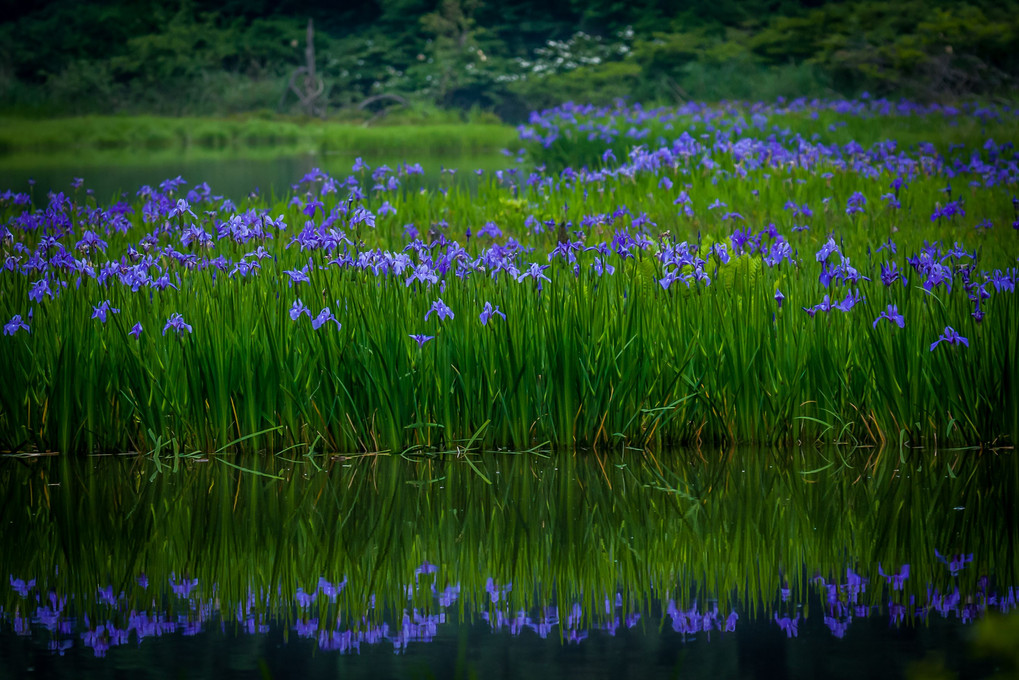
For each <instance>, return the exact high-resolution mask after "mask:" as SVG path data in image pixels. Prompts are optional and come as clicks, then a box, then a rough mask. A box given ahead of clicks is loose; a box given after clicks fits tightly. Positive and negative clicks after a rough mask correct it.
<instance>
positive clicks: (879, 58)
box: [0, 0, 1019, 120]
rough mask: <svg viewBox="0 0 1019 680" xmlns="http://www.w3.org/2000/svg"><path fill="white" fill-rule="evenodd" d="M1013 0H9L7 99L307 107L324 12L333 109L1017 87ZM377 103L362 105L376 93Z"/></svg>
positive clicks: (23, 104)
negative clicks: (309, 45) (310, 38)
mask: <svg viewBox="0 0 1019 680" xmlns="http://www.w3.org/2000/svg"><path fill="white" fill-rule="evenodd" d="M1017 10H1019V0H1004V1H1001V2H999V1H995V0H968V1H967V2H952V1H948V0H941V1H938V0H934V1H928V0H906V1H905V2H890V1H889V2H875V1H872V0H863V1H856V0H845V1H842V2H828V3H823V2H816V1H814V0H807V1H805V2H794V1H792V0H631V1H629V2H620V1H619V0H540V1H536V0H500V1H499V2H496V1H495V0H372V1H362V2H350V1H347V2H344V1H342V0H341V1H339V2H337V1H331V2H330V1H326V0H283V1H282V2H276V1H273V2H270V1H269V0H244V1H243V2H241V1H240V0H226V1H225V2H212V1H211V0H182V2H180V3H179V4H178V5H177V6H175V7H172V8H167V6H166V5H165V4H164V3H160V2H156V1H154V0H107V1H106V2H95V3H79V2H76V1H74V0H49V1H40V2H35V3H24V2H18V1H17V0H0V11H2V13H3V14H2V23H0V109H2V110H4V111H6V112H8V113H19V112H21V113H26V114H36V115H38V114H43V115H47V114H51V115H61V114H81V113H115V112H130V113H164V114H178V115H179V114H231V113H241V112H252V111H261V112H265V111H281V112H284V113H299V112H300V110H301V107H300V106H299V102H298V101H297V98H296V96H293V95H288V88H287V85H288V82H289V76H290V75H291V73H292V72H293V70H294V69H295V68H297V67H299V66H300V65H301V64H302V63H303V62H304V46H305V28H306V22H307V20H308V19H309V18H310V19H313V20H314V22H315V28H316V33H315V44H316V57H317V58H316V67H317V70H318V74H319V75H320V76H321V77H322V80H323V83H324V86H325V92H324V93H323V95H322V96H323V101H324V103H325V104H326V106H325V110H326V113H327V115H331V116H337V117H341V118H342V117H347V118H357V117H362V118H368V117H371V116H374V115H375V114H376V113H377V110H378V107H381V106H386V105H391V104H392V103H393V102H394V101H396V100H395V99H393V98H387V99H384V100H380V101H377V102H375V103H374V104H373V105H371V106H370V107H368V108H366V109H365V110H359V109H357V108H356V107H357V106H358V105H359V104H361V103H362V102H364V101H365V100H366V99H368V98H369V97H372V96H374V95H379V94H386V95H397V96H399V97H401V98H402V99H403V100H405V101H407V102H408V103H409V106H410V108H411V109H415V107H416V109H417V110H419V111H421V112H426V113H427V112H431V115H435V111H436V110H439V109H445V110H467V109H471V108H476V109H480V110H482V111H492V112H494V113H496V114H497V115H499V116H500V117H502V118H504V119H507V120H516V119H519V118H520V117H522V116H523V115H524V114H525V112H526V111H527V110H529V109H533V108H541V107H545V106H549V105H553V104H556V103H559V102H561V101H564V100H567V99H572V100H582V101H592V102H596V103H601V102H605V101H609V100H611V99H613V98H615V97H620V96H625V97H631V98H634V99H638V100H641V101H648V102H653V101H670V102H671V101H676V100H684V99H722V98H754V99H757V98H774V97H776V96H799V95H805V96H830V95H834V94H842V95H849V96H851V95H856V94H859V93H861V92H863V91H870V92H871V93H873V94H875V95H890V96H899V95H902V96H908V97H912V98H917V99H927V100H929V99H940V100H946V99H956V98H960V97H968V96H981V97H991V98H1011V97H1012V95H1013V93H1014V91H1015V90H1016V83H1017V76H1019V56H1017V55H1019V49H1017V47H1019V44H1017V43H1019V41H1017V35H1019V11H1017ZM369 109H370V110H369Z"/></svg>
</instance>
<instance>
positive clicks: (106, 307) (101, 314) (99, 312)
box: [92, 300, 120, 323]
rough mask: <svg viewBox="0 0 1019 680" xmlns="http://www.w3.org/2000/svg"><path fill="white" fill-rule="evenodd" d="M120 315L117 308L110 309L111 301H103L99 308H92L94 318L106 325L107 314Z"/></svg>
mask: <svg viewBox="0 0 1019 680" xmlns="http://www.w3.org/2000/svg"><path fill="white" fill-rule="evenodd" d="M107 313H110V314H120V310H119V309H117V308H115V307H110V301H109V300H103V301H102V302H100V303H99V306H98V307H93V308H92V318H93V319H99V321H101V322H102V323H106V314H107Z"/></svg>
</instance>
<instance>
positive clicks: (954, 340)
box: [930, 326, 969, 352]
mask: <svg viewBox="0 0 1019 680" xmlns="http://www.w3.org/2000/svg"><path fill="white" fill-rule="evenodd" d="M942 342H947V343H949V344H951V345H966V346H967V347H969V340H968V339H966V338H964V337H962V336H961V335H959V331H957V330H955V329H954V328H952V327H951V326H945V332H944V333H942V334H941V336H940V337H938V339H937V340H935V341H934V342H932V343H931V349H930V351H931V352H933V351H934V348H935V347H937V346H938V345H939V344H940V343H942Z"/></svg>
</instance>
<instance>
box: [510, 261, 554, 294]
mask: <svg viewBox="0 0 1019 680" xmlns="http://www.w3.org/2000/svg"><path fill="white" fill-rule="evenodd" d="M548 268H549V265H547V264H545V265H541V264H538V263H537V262H534V263H532V264H531V266H530V267H528V268H527V271H525V272H524V273H523V274H521V275H520V276H518V277H517V281H518V282H519V281H523V280H524V279H526V278H527V277H531V278H532V279H534V280H535V281H537V282H538V289H539V290H541V282H542V280H545V281H551V280H552V279H550V278H548V277H547V276H545V270H546V269H548Z"/></svg>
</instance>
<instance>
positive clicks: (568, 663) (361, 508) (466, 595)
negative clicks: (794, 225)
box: [0, 449, 1019, 678]
mask: <svg viewBox="0 0 1019 680" xmlns="http://www.w3.org/2000/svg"><path fill="white" fill-rule="evenodd" d="M1017 470H1019V467H1017V466H1016V465H1015V459H1014V455H1013V454H1011V453H1009V454H1002V455H997V454H994V453H979V452H975V451H955V452H938V453H935V452H930V451H917V450H904V451H901V452H900V451H887V450H886V451H876V450H874V449H858V450H855V451H850V450H847V449H839V450H828V451H815V450H800V449H796V450H770V451H759V450H739V451H725V452H710V453H709V452H703V451H702V452H696V451H684V452H670V453H668V454H666V453H660V454H656V455H651V454H637V453H635V452H632V451H631V452H625V453H623V454H614V455H612V456H608V457H606V456H598V455H596V454H593V453H589V454H587V455H577V456H573V455H553V456H550V457H544V456H538V455H533V454H531V455H514V454H507V453H499V454H488V455H482V456H472V457H471V458H470V459H468V458H466V457H450V458H430V457H420V458H414V459H405V458H401V457H399V456H394V457H375V456H365V457H353V458H339V457H332V458H329V457H323V456H304V457H298V458H296V459H294V460H286V459H285V456H279V457H265V458H251V459H239V458H218V459H217V458H213V459H211V460H209V459H205V458H197V457H181V458H176V459H174V458H166V457H163V458H161V459H153V458H152V457H151V456H150V457H144V458H135V457H131V458H127V457H124V458H117V457H105V458H90V459H86V460H71V459H69V458H61V457H53V458H48V457H41V458H7V459H3V460H0V488H3V489H4V490H5V493H4V497H3V499H2V501H0V507H2V511H0V512H2V514H0V517H2V522H3V524H2V527H3V529H2V533H0V573H2V574H3V576H4V578H5V581H6V583H5V584H4V588H3V590H2V592H0V676H11V677H21V676H23V675H25V674H27V673H28V672H29V671H30V670H34V671H36V672H38V673H40V674H43V675H45V676H53V677H98V676H102V677H109V676H111V675H113V674H119V673H125V672H130V673H132V675H137V676H143V677H147V676H153V677H155V676H160V677H162V676H164V675H166V674H167V673H172V674H173V675H175V676H180V677H244V676H259V677H272V678H287V677H301V678H304V677H312V678H314V677H327V676H328V677H333V676H335V675H336V674H337V673H340V674H342V675H343V676H345V677H346V676H350V677H373V678H374V677H463V678H469V677H479V678H488V677H505V678H515V677H521V678H524V677H526V678H531V677H577V678H599V677H604V678H616V677H625V676H634V677H663V678H664V677H713V678H718V677H745V678H808V677H833V678H850V677H852V678H859V677H881V678H898V677H930V676H931V674H939V675H937V677H957V676H958V677H1010V676H1008V675H1006V674H1010V673H1012V672H1013V671H1014V670H1015V666H1014V664H1015V662H1016V658H1015V651H1014V649H1013V647H1014V645H1012V644H1011V642H1014V641H1015V640H1016V639H1017V636H1016V634H1017V633H1019V626H1017V621H1019V619H1017V617H1015V616H1014V615H1013V614H1014V610H1015V606H1016V586H1017V585H1019V569H1017V562H1016V546H1017V545H1019V527H1017V523H1016V521H1015V512H1014V508H1015V500H1016V491H1017V489H1019V474H1017ZM1003 640H1004V641H1005V642H1004V643H1003V642H1002V641H1003Z"/></svg>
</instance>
